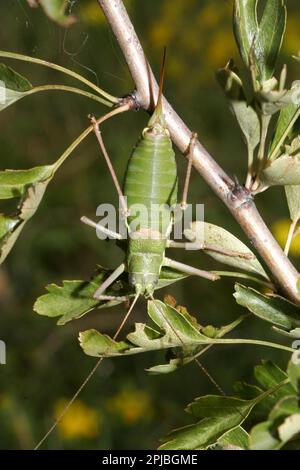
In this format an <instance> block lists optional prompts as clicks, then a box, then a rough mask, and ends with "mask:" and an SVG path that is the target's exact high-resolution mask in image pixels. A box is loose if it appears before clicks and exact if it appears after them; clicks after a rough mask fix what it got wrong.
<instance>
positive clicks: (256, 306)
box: [233, 284, 300, 330]
mask: <svg viewBox="0 0 300 470" xmlns="http://www.w3.org/2000/svg"><path fill="white" fill-rule="evenodd" d="M233 296H234V297H235V300H236V302H237V303H238V304H239V305H241V306H243V307H246V308H247V309H248V310H250V312H252V313H254V315H256V316H257V317H259V318H261V319H262V320H265V321H267V322H269V323H272V324H273V325H277V326H279V327H281V328H283V329H286V330H290V329H292V328H293V327H295V326H299V325H300V315H299V314H300V310H299V307H297V306H296V305H294V304H292V303H291V302H289V301H288V300H286V299H285V298H284V297H280V296H279V295H274V296H272V297H271V296H266V295H264V294H261V293H260V292H258V291H256V290H255V289H252V288H251V287H245V286H242V285H241V284H236V285H235V294H234V295H233Z"/></svg>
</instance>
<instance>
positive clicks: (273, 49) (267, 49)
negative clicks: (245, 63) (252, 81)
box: [255, 0, 287, 81]
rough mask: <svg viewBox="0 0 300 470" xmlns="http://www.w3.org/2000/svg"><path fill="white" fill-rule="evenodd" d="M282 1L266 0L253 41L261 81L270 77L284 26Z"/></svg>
mask: <svg viewBox="0 0 300 470" xmlns="http://www.w3.org/2000/svg"><path fill="white" fill-rule="evenodd" d="M286 17H287V13H286V7H285V5H284V1H283V0H267V3H266V6H265V9H264V12H263V16H262V19H261V21H260V24H259V30H258V35H257V38H256V39H255V57H256V63H257V67H258V70H259V77H260V78H261V80H263V81H264V80H268V79H270V78H271V77H272V75H273V73H274V69H275V65H276V61H277V57H278V54H279V52H280V49H281V45H282V41H283V36H284V32H285V26H286Z"/></svg>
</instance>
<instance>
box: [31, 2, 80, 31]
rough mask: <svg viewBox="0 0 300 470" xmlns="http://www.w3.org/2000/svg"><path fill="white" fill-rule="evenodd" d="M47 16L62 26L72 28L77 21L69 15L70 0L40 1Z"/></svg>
mask: <svg viewBox="0 0 300 470" xmlns="http://www.w3.org/2000/svg"><path fill="white" fill-rule="evenodd" d="M38 2H39V3H40V5H41V6H42V8H43V9H44V11H45V13H46V15H47V16H48V17H49V18H50V19H51V20H53V21H55V22H56V23H58V24H59V25H61V26H65V27H67V26H71V25H72V24H73V23H75V21H76V19H75V17H74V16H73V15H67V14H66V10H67V7H68V5H69V1H68V0H38Z"/></svg>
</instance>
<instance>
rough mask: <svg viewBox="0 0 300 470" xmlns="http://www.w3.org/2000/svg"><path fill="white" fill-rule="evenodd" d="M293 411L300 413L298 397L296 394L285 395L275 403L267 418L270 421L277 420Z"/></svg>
mask: <svg viewBox="0 0 300 470" xmlns="http://www.w3.org/2000/svg"><path fill="white" fill-rule="evenodd" d="M295 413H300V408H299V405H298V397H297V396H296V395H292V396H285V397H283V398H282V399H281V400H279V401H278V402H277V403H276V405H275V406H274V408H273V409H272V411H271V412H270V415H269V419H270V420H271V421H278V420H279V419H283V418H286V417H287V416H290V415H292V414H295Z"/></svg>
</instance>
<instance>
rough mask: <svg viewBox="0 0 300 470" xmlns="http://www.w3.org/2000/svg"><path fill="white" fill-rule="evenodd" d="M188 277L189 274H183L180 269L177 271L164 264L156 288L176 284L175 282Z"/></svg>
mask: <svg viewBox="0 0 300 470" xmlns="http://www.w3.org/2000/svg"><path fill="white" fill-rule="evenodd" d="M186 277H188V275H187V274H183V273H182V272H180V271H176V269H173V268H169V267H167V266H163V267H162V269H161V272H160V275H159V280H158V283H157V286H156V289H162V288H163V287H167V286H169V285H171V284H174V282H177V281H181V280H182V279H185V278H186Z"/></svg>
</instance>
